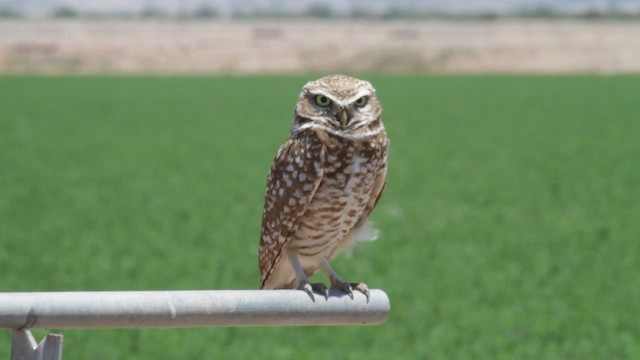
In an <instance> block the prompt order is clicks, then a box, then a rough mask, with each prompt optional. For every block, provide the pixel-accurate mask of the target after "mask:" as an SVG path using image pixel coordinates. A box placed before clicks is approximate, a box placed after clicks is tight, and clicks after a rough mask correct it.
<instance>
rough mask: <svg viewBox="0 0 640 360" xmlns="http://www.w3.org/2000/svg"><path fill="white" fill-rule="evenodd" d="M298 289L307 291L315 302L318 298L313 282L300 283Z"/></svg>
mask: <svg viewBox="0 0 640 360" xmlns="http://www.w3.org/2000/svg"><path fill="white" fill-rule="evenodd" d="M298 289H299V290H302V291H304V292H306V293H307V295H309V297H310V298H311V300H313V302H316V298H315V297H314V296H313V286H311V284H309V283H308V282H307V283H303V284H300V286H298Z"/></svg>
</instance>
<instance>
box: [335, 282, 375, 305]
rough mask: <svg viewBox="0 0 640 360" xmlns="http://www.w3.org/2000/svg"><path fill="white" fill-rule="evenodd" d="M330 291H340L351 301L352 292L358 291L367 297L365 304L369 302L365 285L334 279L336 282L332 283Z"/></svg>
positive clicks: (367, 289)
mask: <svg viewBox="0 0 640 360" xmlns="http://www.w3.org/2000/svg"><path fill="white" fill-rule="evenodd" d="M331 289H335V290H340V291H342V292H345V293H347V295H349V297H350V298H352V299H353V290H358V291H360V292H361V293H363V294H364V296H366V297H367V302H369V287H368V286H367V284H365V283H362V282H360V283H350V282H346V281H342V280H339V279H336V281H332V284H331Z"/></svg>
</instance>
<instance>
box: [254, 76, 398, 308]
mask: <svg viewBox="0 0 640 360" xmlns="http://www.w3.org/2000/svg"><path fill="white" fill-rule="evenodd" d="M381 112H382V107H381V106H380V102H379V101H378V98H377V97H376V91H375V89H374V88H373V86H371V84H370V83H369V82H368V81H364V80H359V79H356V78H353V77H349V76H345V75H329V76H325V77H323V78H321V79H319V80H316V81H311V82H309V83H307V84H306V85H305V86H304V87H303V88H302V92H301V93H300V97H299V99H298V103H297V105H296V111H295V119H294V120H293V125H292V127H291V132H290V133H289V138H288V139H287V141H286V142H285V143H284V144H283V145H282V146H281V147H280V149H279V150H278V153H277V155H276V157H275V159H274V161H273V165H272V166H271V171H270V172H269V177H268V179H267V187H266V193H265V201H264V213H263V216H262V233H261V237H260V256H259V265H260V272H261V273H262V279H261V285H260V287H261V288H262V289H291V288H298V289H302V290H304V291H306V292H307V293H308V294H309V296H311V298H313V291H316V292H319V293H321V294H323V295H324V296H325V297H326V296H328V291H329V289H328V287H327V286H326V285H324V284H322V283H315V284H311V283H309V282H308V281H307V278H308V277H310V276H311V275H313V274H314V273H316V272H317V271H318V270H320V269H322V270H324V272H325V273H326V274H327V275H328V276H329V279H330V280H331V288H332V289H340V290H342V291H345V292H346V293H348V294H349V296H351V297H353V294H352V289H357V290H359V291H361V292H363V293H364V294H365V295H367V298H368V296H369V290H368V288H367V285H365V284H364V283H350V282H345V281H343V280H342V279H341V278H340V277H339V276H338V274H336V272H335V271H334V270H333V269H332V268H331V266H330V265H329V261H330V260H331V259H333V258H334V257H335V256H336V255H337V254H338V253H339V252H340V251H342V250H344V249H346V248H348V247H349V246H351V245H353V244H354V243H355V242H357V241H358V240H362V239H363V238H366V237H367V236H372V235H374V234H373V233H374V232H375V231H372V230H375V229H373V228H372V227H370V226H369V225H368V224H367V223H366V222H367V217H368V216H369V214H370V213H371V210H373V208H374V207H375V206H376V204H377V203H378V200H379V199H380V195H381V194H382V191H383V189H384V186H385V182H386V175H387V146H388V144H389V140H388V139H387V133H386V131H385V128H384V125H383V124H382V119H381V117H380V114H381Z"/></svg>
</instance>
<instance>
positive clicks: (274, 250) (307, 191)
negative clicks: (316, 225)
mask: <svg viewBox="0 0 640 360" xmlns="http://www.w3.org/2000/svg"><path fill="white" fill-rule="evenodd" d="M324 157H325V150H324V145H323V144H322V142H321V141H320V140H319V139H318V137H317V136H316V135H315V133H314V132H313V131H310V130H308V131H302V132H300V133H297V134H293V135H292V136H291V137H290V138H289V139H288V140H287V142H285V143H284V144H283V145H282V146H281V147H280V149H279V150H278V154H277V155H276V158H275V159H274V161H273V165H272V166H271V171H270V172H269V178H268V179H267V188H266V192H265V200H264V212H263V214H262V232H261V236H260V255H259V266H260V272H261V274H262V277H261V280H260V288H263V287H264V285H265V282H266V281H267V279H268V278H269V276H271V274H272V273H273V271H274V270H275V267H276V265H277V264H278V262H280V260H281V258H282V256H283V255H284V253H285V251H286V248H287V244H288V243H289V241H290V240H291V237H292V236H293V235H294V234H295V232H296V230H297V229H298V225H299V224H300V220H301V219H302V216H303V215H304V213H305V212H306V211H307V207H308V206H309V203H311V201H312V199H313V196H314V194H315V192H316V190H317V189H318V186H319V185H320V182H321V181H322V175H323V172H324V171H323V168H322V164H323V163H324Z"/></svg>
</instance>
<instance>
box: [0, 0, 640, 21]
mask: <svg viewBox="0 0 640 360" xmlns="http://www.w3.org/2000/svg"><path fill="white" fill-rule="evenodd" d="M87 15H89V16H117V17H138V16H140V17H161V16H167V17H175V16H177V17H191V16H193V17H220V18H232V17H247V16H249V17H255V16H257V17H269V16H293V17H296V16H312V17H377V18H383V19H384V18H407V17H416V18H419V17H430V16H431V17H434V16H435V17H437V16H452V17H465V16H470V17H475V16H484V17H502V16H525V17H528V16H533V17H553V16H561V17H562V16H569V17H571V16H577V17H600V16H602V17H606V16H616V15H617V16H633V17H636V16H640V1H638V0H560V1H551V0H516V1H503V0H474V1H466V0H452V1H447V2H442V1H437V0H402V1H393V0H371V1H364V0H348V1H339V0H331V1H323V2H319V1H317V0H299V1H296V0H248V1H237V0H186V1H173V0H115V1H109V2H104V1H101V0H0V17H5V18H7V17H26V18H39V17H72V16H87Z"/></svg>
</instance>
